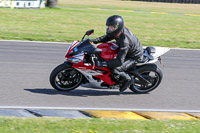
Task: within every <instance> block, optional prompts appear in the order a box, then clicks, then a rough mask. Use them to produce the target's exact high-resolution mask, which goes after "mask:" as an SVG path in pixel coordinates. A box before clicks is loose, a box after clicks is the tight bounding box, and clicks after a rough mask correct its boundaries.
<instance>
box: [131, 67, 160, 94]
mask: <svg viewBox="0 0 200 133" xmlns="http://www.w3.org/2000/svg"><path fill="white" fill-rule="evenodd" d="M138 72H139V73H140V74H141V75H142V77H143V78H145V79H146V80H148V81H150V82H151V85H147V86H144V85H142V84H141V83H140V81H139V79H138V78H137V77H135V84H134V85H131V86H130V88H129V89H130V90H131V91H133V92H134V93H148V92H150V91H152V90H154V89H156V88H157V87H158V85H159V84H160V82H161V80H162V77H163V74H162V71H161V70H160V68H159V67H157V66H156V65H154V66H149V67H147V68H146V69H145V70H143V71H138Z"/></svg>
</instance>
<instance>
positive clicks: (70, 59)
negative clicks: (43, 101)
mask: <svg viewBox="0 0 200 133" xmlns="http://www.w3.org/2000/svg"><path fill="white" fill-rule="evenodd" d="M93 33H94V30H89V31H87V32H86V33H85V34H84V36H83V38H82V40H81V41H80V42H79V41H74V42H73V43H72V44H71V45H70V46H69V48H68V50H67V52H66V55H65V58H66V61H65V62H64V63H62V64H60V65H58V66H57V67H56V68H55V69H54V70H53V71H52V72H51V74H50V78H49V80H50V84H51V85H52V87H53V88H54V89H56V90H58V91H71V90H74V89H76V88H77V87H79V86H82V87H89V88H97V89H119V88H120V87H121V86H122V85H123V83H124V81H123V79H122V78H121V77H119V75H114V74H112V73H111V70H110V69H109V68H107V67H102V68H98V67H97V66H96V61H97V60H99V61H109V60H112V59H114V58H115V57H116V56H117V53H118V49H119V48H118V45H117V44H115V43H114V42H107V43H102V44H100V45H98V46H95V45H93V43H92V42H91V41H90V39H89V37H88V38H86V39H84V38H85V36H86V35H87V36H90V35H91V34H93ZM169 50H170V49H169V48H166V47H146V48H144V60H143V61H141V62H137V64H136V65H135V66H134V67H133V68H130V69H129V70H127V73H128V74H129V75H130V76H132V77H133V78H134V80H135V82H134V84H132V85H131V86H130V87H129V89H130V90H131V91H133V92H134V93H147V92H150V91H152V90H154V89H155V88H157V87H158V85H159V84H160V83H161V81H162V77H163V73H162V71H161V69H160V68H159V67H158V66H157V65H156V64H155V63H156V62H157V61H158V60H159V61H160V62H161V55H163V54H165V53H166V52H168V51H169ZM147 81H148V83H149V82H150V84H147Z"/></svg>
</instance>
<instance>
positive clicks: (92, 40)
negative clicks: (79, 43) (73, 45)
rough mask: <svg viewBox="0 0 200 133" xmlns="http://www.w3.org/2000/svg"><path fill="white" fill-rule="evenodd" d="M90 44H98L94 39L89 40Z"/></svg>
mask: <svg viewBox="0 0 200 133" xmlns="http://www.w3.org/2000/svg"><path fill="white" fill-rule="evenodd" d="M90 41H91V42H93V43H94V44H97V43H98V42H97V41H96V39H90Z"/></svg>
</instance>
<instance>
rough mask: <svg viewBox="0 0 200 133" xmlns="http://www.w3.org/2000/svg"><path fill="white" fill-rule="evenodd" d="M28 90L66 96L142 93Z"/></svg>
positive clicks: (130, 93)
mask: <svg viewBox="0 0 200 133" xmlns="http://www.w3.org/2000/svg"><path fill="white" fill-rule="evenodd" d="M24 90H26V91H30V92H32V93H40V94H46V95H65V96H80V97H88V96H109V95H140V94H135V93H133V92H130V91H129V92H119V91H118V90H117V91H105V90H78V89H77V90H73V91H70V92H61V91H56V90H54V89H46V88H43V89H42V88H36V89H24ZM147 94H148V93H147Z"/></svg>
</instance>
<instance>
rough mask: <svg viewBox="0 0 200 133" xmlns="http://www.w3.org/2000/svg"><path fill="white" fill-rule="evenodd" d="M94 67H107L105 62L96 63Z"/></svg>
mask: <svg viewBox="0 0 200 133" xmlns="http://www.w3.org/2000/svg"><path fill="white" fill-rule="evenodd" d="M96 66H97V67H98V68H100V67H107V66H108V65H107V62H106V61H96Z"/></svg>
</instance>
